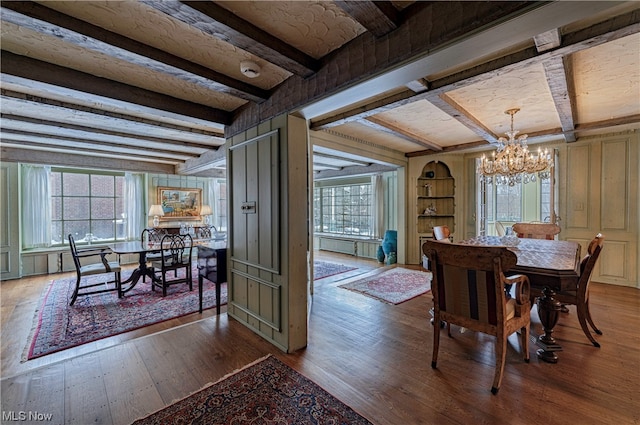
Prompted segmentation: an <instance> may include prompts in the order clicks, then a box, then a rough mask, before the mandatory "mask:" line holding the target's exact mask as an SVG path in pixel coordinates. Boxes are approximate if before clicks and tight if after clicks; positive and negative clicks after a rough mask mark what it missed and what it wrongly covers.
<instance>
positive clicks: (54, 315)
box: [22, 268, 227, 361]
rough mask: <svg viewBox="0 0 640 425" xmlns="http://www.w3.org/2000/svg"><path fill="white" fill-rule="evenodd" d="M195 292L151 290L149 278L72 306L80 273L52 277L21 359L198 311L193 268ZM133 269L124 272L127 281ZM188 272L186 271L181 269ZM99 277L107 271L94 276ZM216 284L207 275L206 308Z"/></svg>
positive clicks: (184, 286) (182, 287) (183, 287)
mask: <svg viewBox="0 0 640 425" xmlns="http://www.w3.org/2000/svg"><path fill="white" fill-rule="evenodd" d="M192 274H193V291H189V286H188V285H187V284H178V285H172V286H170V287H169V288H168V290H167V296H166V297H163V296H162V291H161V290H158V289H156V291H155V292H154V291H152V290H151V285H150V284H149V279H147V282H146V283H144V282H142V279H141V280H140V281H139V282H138V284H137V285H136V287H135V288H133V289H132V290H131V291H130V292H127V293H126V294H125V296H124V297H123V298H120V299H119V298H118V295H117V293H116V292H106V293H102V294H95V295H88V296H83V297H78V299H77V300H76V302H75V304H74V305H73V306H69V300H70V299H71V294H72V293H73V289H74V287H75V282H76V278H75V277H73V278H68V279H58V280H54V281H52V282H51V283H50V284H49V286H48V287H47V288H45V290H44V291H43V294H42V296H41V298H40V301H39V303H38V305H39V307H38V308H37V310H36V313H35V317H34V322H33V327H32V330H31V335H30V337H29V339H28V341H29V342H28V345H27V348H26V349H25V354H24V355H23V358H22V361H26V360H31V359H35V358H37V357H41V356H45V355H47V354H51V353H54V352H57V351H61V350H66V349H67V348H71V347H76V346H78V345H82V344H86V343H88V342H92V341H96V340H99V339H102V338H107V337H110V336H113V335H117V334H121V333H124V332H129V331H132V330H135V329H138V328H142V327H144V326H149V325H152V324H155V323H159V322H163V321H165V320H170V319H174V318H176V317H180V316H185V315H187V314H190V313H195V312H197V311H198V270H197V269H196V268H194V269H193V270H192ZM130 275H131V271H128V272H123V273H122V280H125V279H126V278H127V277H129V276H130ZM182 275H183V276H184V270H182ZM89 279H93V280H95V281H96V282H99V281H100V279H103V280H104V276H91V277H90V278H89ZM221 292H222V293H221V296H220V298H221V301H220V304H226V302H227V285H226V284H223V285H222V291H221ZM215 298H216V291H215V284H214V283H212V282H210V281H208V280H207V279H205V280H204V285H203V301H202V304H203V308H204V309H209V308H213V307H215V304H216V302H215V301H216V300H215Z"/></svg>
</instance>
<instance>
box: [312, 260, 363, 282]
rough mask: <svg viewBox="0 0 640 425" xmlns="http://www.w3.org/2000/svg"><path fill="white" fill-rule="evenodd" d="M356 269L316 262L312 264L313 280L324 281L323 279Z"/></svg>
mask: <svg viewBox="0 0 640 425" xmlns="http://www.w3.org/2000/svg"><path fill="white" fill-rule="evenodd" d="M356 269H357V267H349V266H345V265H344V264H338V263H329V262H327V261H319V260H316V261H314V262H313V280H319V279H324V278H325V277H329V276H335V275H337V274H340V273H345V272H348V271H351V270H356Z"/></svg>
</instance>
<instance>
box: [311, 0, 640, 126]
mask: <svg viewBox="0 0 640 425" xmlns="http://www.w3.org/2000/svg"><path fill="white" fill-rule="evenodd" d="M639 22H640V11H638V10H635V11H632V12H629V13H626V14H623V15H620V16H617V17H614V18H612V19H609V20H607V21H605V22H603V23H601V24H598V25H595V26H593V27H590V28H586V29H582V30H578V31H576V32H573V33H569V34H566V35H565V36H564V37H563V40H562V46H561V47H559V48H557V49H555V50H550V51H547V52H545V53H543V54H539V53H538V51H537V49H536V48H535V47H531V48H527V49H523V50H521V51H519V52H515V53H512V54H509V55H505V56H503V57H500V58H497V59H494V60H491V61H489V62H485V63H483V64H481V65H478V66H475V67H472V68H469V69H466V70H464V71H460V72H458V73H455V74H452V75H448V76H446V77H442V78H440V79H436V80H432V81H429V82H428V83H427V85H428V88H429V89H428V90H427V91H423V92H420V93H415V92H414V91H411V90H407V91H404V92H402V93H399V94H393V95H391V96H388V97H386V98H384V99H378V100H376V101H374V102H371V103H370V104H367V105H365V106H360V107H358V108H354V109H351V110H347V111H342V112H341V113H340V114H336V115H334V116H331V117H325V118H323V119H320V120H317V121H311V126H310V128H311V129H312V130H321V129H328V128H331V127H335V126H337V125H341V124H346V123H348V122H353V121H359V120H362V119H364V118H367V117H369V116H372V115H375V114H378V113H381V112H385V111H388V110H390V109H394V108H397V107H399V106H402V105H406V104H410V103H413V102H417V101H419V100H425V99H427V98H429V99H437V96H440V95H441V94H444V93H446V92H448V91H451V90H455V89H458V88H462V87H466V86H469V85H471V84H475V83H479V82H482V81H486V80H488V79H491V78H493V76H494V72H496V71H498V70H499V71H500V72H501V73H506V72H509V71H512V70H517V69H522V68H526V67H529V66H531V65H534V64H536V63H544V62H545V61H553V60H555V58H564V57H565V56H569V55H571V54H573V53H576V52H579V51H581V50H584V49H587V48H590V47H594V46H597V45H600V44H604V43H607V42H610V41H613V40H617V39H620V38H622V37H626V36H628V35H631V34H635V33H637V32H639V31H640V24H639ZM569 88H570V87H569V86H568V89H569ZM483 138H485V137H483Z"/></svg>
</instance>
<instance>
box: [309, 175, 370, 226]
mask: <svg viewBox="0 0 640 425" xmlns="http://www.w3.org/2000/svg"><path fill="white" fill-rule="evenodd" d="M313 197H314V199H313V223H314V229H315V231H316V232H322V233H335V234H340V235H358V236H371V235H372V232H371V220H372V218H371V215H372V205H371V203H372V199H373V196H372V185H371V182H370V181H369V182H368V183H358V184H344V185H334V186H329V185H326V186H316V187H315V188H314V192H313Z"/></svg>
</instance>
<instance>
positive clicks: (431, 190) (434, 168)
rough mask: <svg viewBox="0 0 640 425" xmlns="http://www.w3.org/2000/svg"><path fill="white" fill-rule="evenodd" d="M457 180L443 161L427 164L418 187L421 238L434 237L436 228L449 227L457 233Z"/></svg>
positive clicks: (418, 223)
mask: <svg viewBox="0 0 640 425" xmlns="http://www.w3.org/2000/svg"><path fill="white" fill-rule="evenodd" d="M455 191H456V185H455V179H454V178H453V177H451V171H450V170H449V167H447V165H446V164H445V163H443V162H442V161H431V162H429V163H427V164H426V165H425V166H424V168H423V169H422V172H421V173H420V176H419V177H418V186H417V194H418V197H417V201H416V206H417V215H418V220H417V225H418V233H419V234H421V236H432V235H433V228H434V226H444V225H446V226H448V227H449V230H451V233H452V234H453V233H454V232H455V210H456V204H455Z"/></svg>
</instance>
